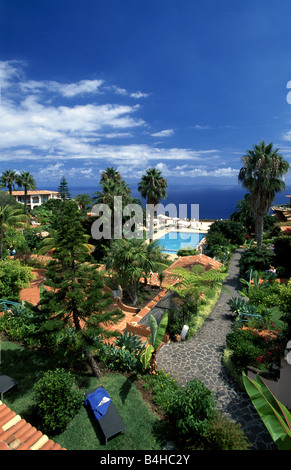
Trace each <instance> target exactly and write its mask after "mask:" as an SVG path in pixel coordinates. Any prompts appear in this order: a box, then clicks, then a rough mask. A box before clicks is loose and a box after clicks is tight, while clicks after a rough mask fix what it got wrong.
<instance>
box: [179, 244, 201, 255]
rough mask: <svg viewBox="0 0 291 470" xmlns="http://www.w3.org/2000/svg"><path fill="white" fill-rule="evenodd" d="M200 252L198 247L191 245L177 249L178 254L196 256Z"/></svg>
mask: <svg viewBox="0 0 291 470" xmlns="http://www.w3.org/2000/svg"><path fill="white" fill-rule="evenodd" d="M197 254H198V252H197V250H196V248H192V247H191V246H189V247H186V248H180V249H179V250H178V251H177V256H194V255H197Z"/></svg>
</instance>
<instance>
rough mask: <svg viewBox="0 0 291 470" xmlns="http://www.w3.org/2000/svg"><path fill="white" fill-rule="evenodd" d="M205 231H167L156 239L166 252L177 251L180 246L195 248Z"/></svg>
mask: <svg viewBox="0 0 291 470" xmlns="http://www.w3.org/2000/svg"><path fill="white" fill-rule="evenodd" d="M204 236H205V233H190V232H168V233H166V234H165V235H163V236H162V237H160V238H158V239H157V242H158V244H159V245H160V246H161V247H163V248H164V250H163V251H164V252H166V253H173V254H174V253H177V251H178V250H180V248H188V247H189V246H191V248H196V246H197V245H198V243H199V242H200V241H201V240H202V238H203V237H204Z"/></svg>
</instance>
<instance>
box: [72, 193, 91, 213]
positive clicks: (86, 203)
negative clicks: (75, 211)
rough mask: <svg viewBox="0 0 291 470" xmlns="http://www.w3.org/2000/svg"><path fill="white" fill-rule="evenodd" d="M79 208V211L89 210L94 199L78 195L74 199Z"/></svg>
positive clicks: (84, 194) (83, 194) (85, 195)
mask: <svg viewBox="0 0 291 470" xmlns="http://www.w3.org/2000/svg"><path fill="white" fill-rule="evenodd" d="M74 200H75V201H76V203H77V204H78V206H79V209H81V210H82V209H89V208H90V207H91V206H92V204H93V199H92V198H91V197H90V196H89V195H88V194H86V193H82V194H77V196H76V197H75V198H74Z"/></svg>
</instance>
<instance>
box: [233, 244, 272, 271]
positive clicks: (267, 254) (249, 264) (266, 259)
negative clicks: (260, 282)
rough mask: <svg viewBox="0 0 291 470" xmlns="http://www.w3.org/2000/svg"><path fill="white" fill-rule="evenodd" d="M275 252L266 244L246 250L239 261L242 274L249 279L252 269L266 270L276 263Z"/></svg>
mask: <svg viewBox="0 0 291 470" xmlns="http://www.w3.org/2000/svg"><path fill="white" fill-rule="evenodd" d="M274 256H275V255H274V253H273V251H272V250H269V249H268V248H266V247H265V246H264V245H262V246H261V247H253V248H250V249H249V250H247V251H245V252H244V253H243V254H242V256H241V258H240V261H239V267H240V276H241V277H242V278H243V279H246V280H249V276H250V271H251V269H252V270H253V271H265V270H266V269H269V267H270V265H272V264H273V263H274Z"/></svg>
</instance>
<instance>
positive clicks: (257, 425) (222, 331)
mask: <svg viewBox="0 0 291 470" xmlns="http://www.w3.org/2000/svg"><path fill="white" fill-rule="evenodd" d="M242 252H243V250H242V249H238V250H236V252H235V253H234V255H233V257H232V259H231V262H230V265H229V275H228V276H227V278H226V279H225V281H224V286H225V287H226V288H227V289H228V291H226V290H222V292H221V294H220V297H219V299H218V301H217V303H216V305H215V306H214V309H213V311H212V312H211V314H210V315H209V316H208V318H207V319H206V321H205V322H204V324H203V326H202V327H201V329H200V330H199V332H198V333H197V334H196V335H195V337H194V338H192V339H190V340H188V341H183V342H173V343H169V344H165V345H163V347H162V348H161V349H160V351H159V353H158V355H157V363H158V368H159V369H164V370H165V371H167V372H170V373H171V375H172V376H173V377H175V379H176V380H177V381H178V382H179V384H180V385H185V384H186V383H187V382H188V381H190V380H193V379H194V378H195V377H197V378H198V379H200V380H201V381H202V382H204V384H205V385H206V386H207V387H208V388H209V389H210V390H212V391H213V393H214V394H215V398H216V400H217V408H218V409H220V410H221V411H222V412H223V413H224V414H226V415H227V416H228V417H229V418H230V419H232V420H233V421H234V422H236V423H240V424H241V426H242V429H243V431H244V434H245V436H246V437H247V438H248V440H249V442H250V443H251V444H252V449H253V450H277V449H278V448H277V446H276V445H275V444H274V442H273V440H272V438H271V437H270V434H269V432H268V431H267V429H266V427H265V425H264V424H263V422H262V420H261V419H260V417H259V415H258V413H257V411H256V410H255V408H254V406H253V404H252V402H251V400H250V399H249V396H248V395H247V393H246V392H245V391H244V390H242V389H241V388H240V387H239V386H238V385H237V383H236V382H235V381H234V380H233V379H232V377H231V376H230V375H229V373H228V371H227V369H226V368H225V367H224V365H223V363H222V354H223V349H224V347H225V341H226V335H227V333H228V332H230V331H231V329H232V325H233V316H232V315H231V311H230V308H229V306H228V304H227V301H228V299H230V298H231V297H235V296H237V295H238V292H237V290H238V288H239V265H238V263H239V259H240V256H241V253H242Z"/></svg>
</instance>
